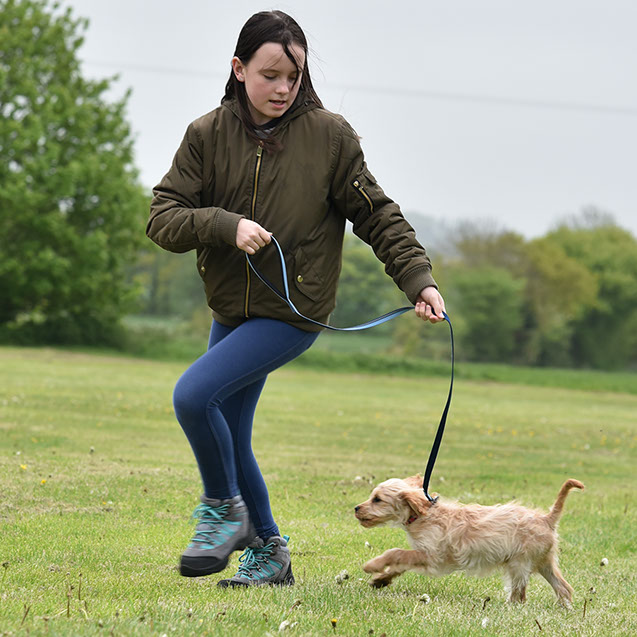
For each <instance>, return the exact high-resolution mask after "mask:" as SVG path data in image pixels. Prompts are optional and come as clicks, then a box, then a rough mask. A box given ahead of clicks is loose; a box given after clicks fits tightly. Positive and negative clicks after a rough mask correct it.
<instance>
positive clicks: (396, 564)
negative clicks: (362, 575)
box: [363, 549, 428, 588]
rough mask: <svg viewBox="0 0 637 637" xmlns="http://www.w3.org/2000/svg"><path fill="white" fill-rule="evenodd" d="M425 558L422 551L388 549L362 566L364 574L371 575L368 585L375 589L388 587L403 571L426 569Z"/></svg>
mask: <svg viewBox="0 0 637 637" xmlns="http://www.w3.org/2000/svg"><path fill="white" fill-rule="evenodd" d="M427 565H428V562H427V556H426V554H425V553H423V552H422V551H406V550H404V549H389V550H388V551H385V552H384V553H383V554H382V555H379V556H378V557H375V558H374V559H373V560H370V561H369V562H367V563H366V564H365V565H364V566H363V570H364V571H365V572H366V573H373V574H374V577H372V581H371V582H370V584H371V585H372V586H374V587H375V588H381V587H383V586H389V584H391V582H392V580H393V579H394V578H395V577H398V576H399V575H402V574H403V573H404V572H405V571H409V570H412V569H426V568H427Z"/></svg>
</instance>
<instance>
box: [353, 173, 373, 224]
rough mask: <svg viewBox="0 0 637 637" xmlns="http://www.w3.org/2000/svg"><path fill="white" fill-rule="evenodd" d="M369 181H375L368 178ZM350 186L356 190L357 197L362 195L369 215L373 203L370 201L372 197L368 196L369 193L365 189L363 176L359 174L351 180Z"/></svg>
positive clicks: (371, 211) (371, 212)
mask: <svg viewBox="0 0 637 637" xmlns="http://www.w3.org/2000/svg"><path fill="white" fill-rule="evenodd" d="M369 182H370V183H371V184H374V183H375V182H373V181H371V180H369ZM352 187H353V188H354V189H355V190H356V192H357V193H358V195H359V197H362V199H363V201H364V202H365V205H366V206H367V208H368V210H369V214H370V215H372V214H374V203H373V202H372V198H371V197H370V195H369V193H368V192H367V190H366V189H365V185H364V179H363V177H362V176H361V177H359V178H357V179H354V181H353V182H352Z"/></svg>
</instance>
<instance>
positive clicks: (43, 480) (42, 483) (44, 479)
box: [40, 478, 46, 486]
mask: <svg viewBox="0 0 637 637" xmlns="http://www.w3.org/2000/svg"><path fill="white" fill-rule="evenodd" d="M40 484H41V485H42V486H44V485H45V484H46V478H43V479H42V480H40Z"/></svg>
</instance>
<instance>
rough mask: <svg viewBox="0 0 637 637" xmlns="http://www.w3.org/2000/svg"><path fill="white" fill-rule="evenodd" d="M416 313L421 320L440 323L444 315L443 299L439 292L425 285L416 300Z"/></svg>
mask: <svg viewBox="0 0 637 637" xmlns="http://www.w3.org/2000/svg"><path fill="white" fill-rule="evenodd" d="M415 309H416V314H417V316H419V317H420V318H421V319H422V320H423V321H430V322H431V323H440V321H444V320H445V317H444V314H443V312H445V300H444V299H443V298H442V296H441V295H440V292H438V290H437V289H436V288H435V287H433V286H429V287H426V288H425V289H424V290H421V292H420V294H419V295H418V300H417V301H416V308H415Z"/></svg>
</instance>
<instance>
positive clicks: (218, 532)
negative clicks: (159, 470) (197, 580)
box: [179, 495, 255, 577]
mask: <svg viewBox="0 0 637 637" xmlns="http://www.w3.org/2000/svg"><path fill="white" fill-rule="evenodd" d="M192 517H193V518H195V519H197V520H199V522H198V524H197V527H196V529H195V535H194V537H193V538H192V540H191V542H190V544H189V545H188V548H187V549H186V550H185V551H184V553H183V555H182V556H181V564H180V568H179V571H180V573H181V574H182V575H184V576H186V577H199V576H201V575H210V574H211V573H218V572H219V571H223V569H224V568H226V566H227V565H228V558H229V557H230V553H232V552H233V551H236V550H237V549H244V548H245V547H246V546H247V545H248V544H249V543H250V542H251V541H252V539H253V538H254V536H255V531H254V527H253V526H252V524H251V522H250V516H249V514H248V509H247V507H246V505H245V502H244V501H243V499H242V498H241V496H240V495H237V496H235V497H234V498H231V499H229V500H214V499H212V498H206V497H205V496H201V504H200V505H199V506H198V507H197V508H196V509H195V510H194V512H193V514H192Z"/></svg>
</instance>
